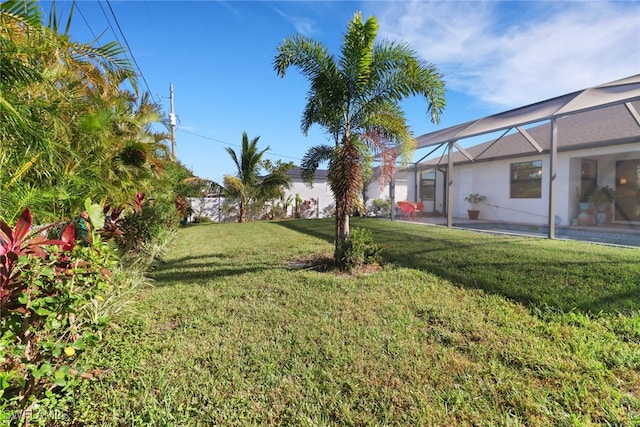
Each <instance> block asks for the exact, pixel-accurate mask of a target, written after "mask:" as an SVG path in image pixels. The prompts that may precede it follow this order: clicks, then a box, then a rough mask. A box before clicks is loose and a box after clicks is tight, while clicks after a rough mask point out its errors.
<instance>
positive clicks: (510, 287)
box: [279, 218, 640, 313]
mask: <svg viewBox="0 0 640 427" xmlns="http://www.w3.org/2000/svg"><path fill="white" fill-rule="evenodd" d="M279 224H280V225H282V226H284V227H287V228H289V229H291V230H295V231H298V232H300V233H304V234H308V235H311V236H314V237H317V238H320V239H323V240H326V241H328V242H333V236H334V234H333V233H334V228H333V227H334V222H333V220H331V219H328V220H327V219H325V220H303V221H300V220H297V221H282V222H280V223H279ZM352 226H362V227H366V228H369V229H370V230H371V231H372V233H373V235H374V238H375V240H376V242H378V243H382V244H384V245H385V250H384V251H383V256H384V260H385V261H386V262H390V263H393V264H395V265H398V266H402V267H407V268H413V269H418V270H422V271H427V272H430V273H433V274H435V275H437V276H438V277H441V278H443V279H446V280H449V281H451V282H453V283H456V284H458V285H461V286H463V287H467V288H474V289H482V290H484V291H486V292H488V293H493V294H499V295H502V296H504V297H507V298H509V299H512V300H514V301H517V302H519V303H522V304H525V305H531V306H536V305H546V306H550V307H554V308H556V309H560V310H563V311H569V310H578V311H582V312H588V313H599V312H622V313H629V312H632V311H636V310H640V268H639V267H638V261H635V262H634V261H633V259H632V257H626V258H620V259H617V258H613V259H608V258H607V257H595V256H591V258H590V259H588V258H585V256H586V255H585V256H581V255H582V252H576V253H573V254H572V253H571V252H572V251H578V249H576V246H575V245H573V246H571V244H569V243H565V242H559V241H558V242H557V243H558V244H559V245H565V246H566V248H562V249H563V250H564V252H565V253H562V252H560V253H559V255H558V256H557V257H555V258H554V257H546V258H545V259H544V261H541V260H540V259H538V258H536V257H533V258H531V248H530V246H531V245H530V243H529V242H531V243H533V242H537V243H539V242H540V239H538V238H534V237H522V236H507V235H487V234H483V235H482V236H479V235H478V234H477V232H474V231H463V230H456V231H455V232H452V233H450V234H449V233H447V234H446V235H444V236H443V234H442V230H443V229H442V228H440V229H439V230H437V232H433V231H435V229H433V228H430V227H429V226H423V225H410V224H406V225H405V224H399V223H393V222H390V221H384V220H376V219H364V218H354V219H353V220H352ZM444 230H446V229H444ZM430 231H431V232H430ZM466 233H469V234H466ZM478 237H481V238H478ZM552 244H555V243H552ZM584 248H588V247H584ZM584 248H583V249H580V250H581V251H583V252H584V253H585V254H588V250H585V249H584ZM544 250H545V249H544V247H543V248H542V249H540V251H544ZM630 250H632V249H630ZM565 254H566V255H567V257H565V256H564V255H565ZM541 255H543V254H542V253H541ZM527 257H529V258H527ZM594 258H596V259H594Z"/></svg>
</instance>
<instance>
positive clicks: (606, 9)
mask: <svg viewBox="0 0 640 427" xmlns="http://www.w3.org/2000/svg"><path fill="white" fill-rule="evenodd" d="M71 3H72V2H71V1H70V0H58V1H57V7H58V10H59V11H63V14H64V11H67V12H68V10H69V8H70V7H71ZM41 5H42V7H43V9H44V11H45V13H48V11H49V10H50V9H49V3H48V2H42V3H41ZM76 5H77V10H76V12H75V13H74V19H73V26H72V29H71V36H72V38H73V39H75V40H78V41H81V42H89V41H91V40H92V39H93V38H94V35H95V36H100V35H101V37H100V39H99V43H100V42H107V41H111V40H114V39H118V40H120V41H121V42H122V43H123V44H125V40H124V39H123V36H122V35H121V33H120V30H119V29H118V25H119V26H120V28H121V30H122V33H123V34H124V38H125V39H126V43H128V45H129V47H130V49H131V54H132V56H133V58H134V59H135V61H136V62H137V64H138V66H139V68H140V70H141V72H142V74H143V75H144V81H143V80H141V81H140V83H141V87H143V88H146V85H148V87H149V89H150V91H151V93H152V94H153V95H154V97H155V98H156V99H157V100H158V101H161V102H162V104H163V106H164V109H165V110H166V111H167V112H168V111H169V98H168V97H169V84H170V83H172V84H173V86H174V92H175V93H174V94H175V110H176V114H177V116H178V130H177V132H176V141H177V156H178V159H179V160H180V161H181V162H182V163H183V164H185V165H186V166H187V167H189V168H190V169H192V170H193V172H194V173H195V174H196V175H198V176H200V177H203V178H208V179H212V180H215V181H218V182H221V181H222V177H223V175H224V174H233V173H234V172H235V170H234V165H233V163H232V162H231V159H230V158H229V155H228V154H227V153H226V151H225V149H224V147H227V146H230V147H232V148H234V149H238V147H239V144H240V141H241V138H242V132H244V131H246V132H247V133H248V135H249V137H250V138H253V137H256V136H260V141H259V146H261V147H266V146H267V145H268V146H269V147H270V151H268V152H267V154H266V156H265V157H266V158H270V159H273V160H278V159H281V160H284V161H294V162H295V163H296V164H298V163H299V162H300V159H301V158H302V156H303V155H304V153H305V152H306V150H307V149H308V148H309V147H311V146H313V145H317V144H320V143H325V142H327V139H326V136H325V135H324V134H323V132H322V130H321V129H319V128H317V127H316V128H312V130H311V132H310V133H309V135H308V136H306V137H305V136H304V135H302V133H301V132H300V118H301V114H302V110H303V108H304V104H305V97H306V92H307V89H308V82H307V81H306V80H304V79H303V78H302V77H301V76H300V75H299V74H298V73H297V71H296V70H295V69H293V68H292V69H290V70H289V72H288V73H287V75H286V76H285V77H284V78H279V77H278V76H277V75H276V73H275V72H274V71H273V58H274V56H275V54H276V47H277V45H278V44H279V43H280V42H281V41H282V40H283V39H284V38H286V37H289V36H292V35H294V34H296V33H301V34H304V35H306V36H309V37H312V38H314V39H316V40H318V41H320V42H322V43H323V44H325V45H326V46H327V47H328V48H329V49H330V50H331V52H333V53H335V54H338V53H339V47H340V45H341V42H342V35H343V34H344V32H345V30H346V26H347V23H348V22H349V21H350V20H351V18H352V17H353V14H354V12H356V11H362V13H363V15H364V17H365V18H366V17H368V16H371V15H375V16H376V17H377V18H378V23H379V26H380V30H379V34H378V37H379V39H380V40H382V39H388V40H402V41H405V42H407V43H409V44H410V45H411V47H412V48H413V49H414V50H415V51H416V52H417V53H418V54H419V56H420V57H421V58H422V59H424V60H427V61H429V62H431V63H433V64H435V65H436V66H437V67H438V69H439V70H440V71H441V73H442V74H444V77H445V82H446V89H447V107H446V110H445V111H444V113H443V115H442V118H441V123H440V125H439V126H436V125H434V124H432V123H430V122H429V120H428V117H427V114H426V103H425V101H424V100H423V99H420V98H412V99H409V100H407V101H405V102H403V103H402V106H403V108H404V110H405V113H406V116H407V119H408V122H409V124H410V126H411V127H412V129H413V132H414V135H415V136H416V137H417V136H419V135H422V134H424V133H427V132H431V131H434V130H437V129H440V128H443V127H447V126H452V125H455V124H458V123H461V122H464V121H468V120H472V119H476V118H480V117H483V116H486V115H490V114H495V113H499V112H502V111H505V110H508V109H511V108H515V107H519V106H522V105H527V104H531V103H534V102H537V101H541V100H544V99H548V98H551V97H554V96H558V95H562V94H565V93H568V92H571V91H574V90H579V89H582V88H585V87H589V86H592V85H596V84H600V83H605V82H608V81H612V80H616V79H619V78H622V77H627V76H630V75H633V74H638V73H640V2H638V1H568V2H546V1H533V2H522V1H510V2H499V1H489V2H486V1H470V2H460V1H438V2H431V1H393V2H392V1H365V2H360V1H316V2H314V1H284V2H280V1H157V0H147V1H131V0H127V1H116V0H109V1H108V2H107V0H100V1H94V0H92V1H77V2H76ZM111 10H113V13H114V14H115V17H116V19H117V23H116V19H114V17H113V15H112V13H111ZM112 28H113V29H112ZM145 81H146V83H145ZM426 153H427V152H426V151H424V150H423V151H417V152H416V153H415V155H414V159H416V160H417V159H419V158H420V157H422V156H423V155H424V154H426Z"/></svg>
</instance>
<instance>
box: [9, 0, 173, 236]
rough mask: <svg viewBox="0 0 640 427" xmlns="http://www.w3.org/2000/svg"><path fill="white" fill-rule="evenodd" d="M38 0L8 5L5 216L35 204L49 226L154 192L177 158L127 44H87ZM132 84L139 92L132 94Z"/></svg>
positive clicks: (35, 210)
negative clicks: (158, 126)
mask: <svg viewBox="0 0 640 427" xmlns="http://www.w3.org/2000/svg"><path fill="white" fill-rule="evenodd" d="M72 15H73V7H72V8H71V12H70V13H69V17H68V20H67V24H66V27H65V28H64V29H63V30H62V31H60V30H61V28H62V25H61V22H60V20H59V19H58V16H57V14H56V12H55V3H54V4H53V6H52V11H51V13H50V15H49V22H48V25H44V23H43V22H42V20H43V15H42V11H41V9H40V6H39V4H38V3H37V2H35V1H32V0H27V1H5V2H2V3H1V4H0V63H2V73H0V122H2V126H1V127H0V140H2V153H1V154H0V217H1V218H3V219H4V220H5V221H13V220H14V219H16V218H17V217H18V215H19V214H20V212H21V211H22V209H23V208H24V207H26V206H29V207H30V208H31V211H32V213H33V215H34V218H36V219H37V221H38V222H40V223H45V222H55V221H57V220H59V219H60V218H63V217H67V218H68V217H71V216H72V215H73V214H75V213H76V212H79V211H81V210H82V207H83V202H84V199H85V197H87V196H89V197H91V198H92V199H93V200H100V201H105V200H109V201H110V202H111V203H115V204H120V203H123V202H124V201H125V200H126V199H128V198H129V197H130V196H131V194H133V193H134V192H135V190H138V189H141V190H143V191H149V190H150V188H151V187H152V186H153V185H155V183H156V181H157V179H158V174H159V173H160V172H161V171H162V170H164V165H165V164H166V162H167V160H168V153H167V150H166V145H165V144H164V143H163V141H164V140H166V139H167V135H166V134H165V133H162V132H157V131H154V130H153V129H152V127H151V125H152V124H153V123H156V122H161V119H162V115H161V114H160V107H159V105H157V104H154V103H153V102H152V100H151V98H150V97H149V95H148V94H143V95H142V96H140V97H139V98H138V96H137V85H136V78H135V70H134V68H133V66H132V64H131V63H130V62H129V60H128V59H126V57H125V56H124V55H123V54H124V52H125V50H124V48H123V47H122V46H120V45H119V44H118V43H117V42H106V43H101V45H100V46H97V44H96V43H94V42H92V43H79V42H76V41H74V40H73V39H72V38H71V37H70V35H69V34H68V29H69V27H70V23H71V19H72ZM125 84H129V85H130V86H131V87H132V88H133V92H131V91H129V90H125V89H124V85H125Z"/></svg>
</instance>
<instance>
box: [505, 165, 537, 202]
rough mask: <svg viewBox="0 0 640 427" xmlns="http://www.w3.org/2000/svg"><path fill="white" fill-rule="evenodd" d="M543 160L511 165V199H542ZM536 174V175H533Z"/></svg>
mask: <svg viewBox="0 0 640 427" xmlns="http://www.w3.org/2000/svg"><path fill="white" fill-rule="evenodd" d="M542 166H543V163H542V160H540V159H539V160H530V161H526V162H517V163H511V164H510V165H509V173H510V179H509V197H510V198H511V199H541V198H542V174H543V168H542ZM532 172H535V175H534V174H533V173H532Z"/></svg>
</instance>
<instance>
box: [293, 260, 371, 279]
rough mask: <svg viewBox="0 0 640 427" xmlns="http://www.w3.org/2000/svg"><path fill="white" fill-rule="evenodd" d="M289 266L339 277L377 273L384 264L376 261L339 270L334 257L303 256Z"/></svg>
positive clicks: (294, 268)
mask: <svg viewBox="0 0 640 427" xmlns="http://www.w3.org/2000/svg"><path fill="white" fill-rule="evenodd" d="M287 267H288V268H289V269H290V270H308V271H318V272H321V273H332V274H334V275H336V276H337V277H341V276H358V275H367V274H373V273H377V272H378V271H382V265H380V264H378V263H375V264H369V265H363V266H360V267H357V268H353V269H352V270H350V271H342V270H339V269H338V268H337V267H336V266H335V263H334V260H333V258H330V257H312V258H301V259H296V260H293V261H289V262H288V263H287Z"/></svg>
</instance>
